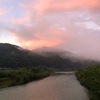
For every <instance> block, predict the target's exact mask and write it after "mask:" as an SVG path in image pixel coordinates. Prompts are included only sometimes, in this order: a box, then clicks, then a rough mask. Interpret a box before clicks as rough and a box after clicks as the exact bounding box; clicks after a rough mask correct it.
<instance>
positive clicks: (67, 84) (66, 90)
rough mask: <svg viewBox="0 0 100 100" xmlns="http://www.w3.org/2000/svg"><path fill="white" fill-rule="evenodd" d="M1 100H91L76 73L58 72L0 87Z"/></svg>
mask: <svg viewBox="0 0 100 100" xmlns="http://www.w3.org/2000/svg"><path fill="white" fill-rule="evenodd" d="M0 100H89V99H88V96H87V91H86V89H85V88H84V87H82V86H81V85H80V84H79V82H78V81H77V79H76V77H75V75H74V73H66V72H63V73H58V74H57V73H56V74H55V75H52V76H50V77H47V78H44V79H42V80H38V81H34V82H31V83H28V84H26V85H21V86H15V87H9V88H4V89H0Z"/></svg>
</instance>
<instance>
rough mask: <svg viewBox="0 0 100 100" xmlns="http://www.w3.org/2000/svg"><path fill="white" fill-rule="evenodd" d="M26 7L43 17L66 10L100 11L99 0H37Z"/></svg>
mask: <svg viewBox="0 0 100 100" xmlns="http://www.w3.org/2000/svg"><path fill="white" fill-rule="evenodd" d="M24 7H26V8H29V9H31V10H34V9H35V10H36V12H37V13H38V14H39V15H41V14H43V13H48V12H55V11H64V10H75V9H98V8H100V2H99V0H46V1H45V2H44V0H37V2H35V3H34V1H33V2H31V3H29V4H24Z"/></svg>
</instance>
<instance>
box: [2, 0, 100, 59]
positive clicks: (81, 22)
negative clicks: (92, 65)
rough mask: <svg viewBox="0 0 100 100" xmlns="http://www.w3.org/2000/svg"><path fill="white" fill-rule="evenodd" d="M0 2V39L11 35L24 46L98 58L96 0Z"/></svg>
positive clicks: (99, 38) (99, 21)
mask: <svg viewBox="0 0 100 100" xmlns="http://www.w3.org/2000/svg"><path fill="white" fill-rule="evenodd" d="M0 2H1V3H2V6H0V22H1V23H0V31H1V32H0V33H1V34H0V42H3V41H4V39H5V38H6V40H7V42H10V40H11V39H10V38H13V39H14V41H16V42H14V43H16V44H18V45H20V46H22V47H23V48H26V49H30V50H34V49H37V48H42V47H48V48H55V49H60V50H65V51H69V52H72V53H75V54H77V55H79V56H82V57H85V58H89V59H95V60H100V45H99V43H100V13H99V9H100V2H99V0H81V2H80V0H46V1H45V2H44V0H29V1H28V0H22V1H19V2H17V3H16V4H15V2H16V0H12V1H11V2H10V3H9V5H11V6H12V7H10V6H9V5H7V1H6V0H5V2H4V1H3V0H1V1H0ZM6 5H7V6H9V8H7V7H6ZM14 6H15V7H16V8H18V9H16V8H14ZM5 30H6V32H5ZM3 34H7V36H8V37H10V38H7V37H3V36H5V35H3ZM1 37H2V38H1ZM10 43H12V44H13V42H12V41H11V42H10Z"/></svg>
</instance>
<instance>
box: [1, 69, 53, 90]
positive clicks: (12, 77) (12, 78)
mask: <svg viewBox="0 0 100 100" xmlns="http://www.w3.org/2000/svg"><path fill="white" fill-rule="evenodd" d="M53 72H54V71H53V69H52V68H47V67H38V68H34V69H31V68H21V69H17V70H0V88H3V87H9V86H15V85H20V84H25V83H28V82H30V81H33V80H38V79H41V78H44V77H47V76H49V75H50V74H52V73H53Z"/></svg>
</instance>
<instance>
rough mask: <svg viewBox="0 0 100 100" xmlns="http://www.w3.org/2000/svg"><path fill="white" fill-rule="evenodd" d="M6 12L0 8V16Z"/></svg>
mask: <svg viewBox="0 0 100 100" xmlns="http://www.w3.org/2000/svg"><path fill="white" fill-rule="evenodd" d="M5 13H6V11H5V9H3V8H0V16H3V15H4V14H5Z"/></svg>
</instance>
